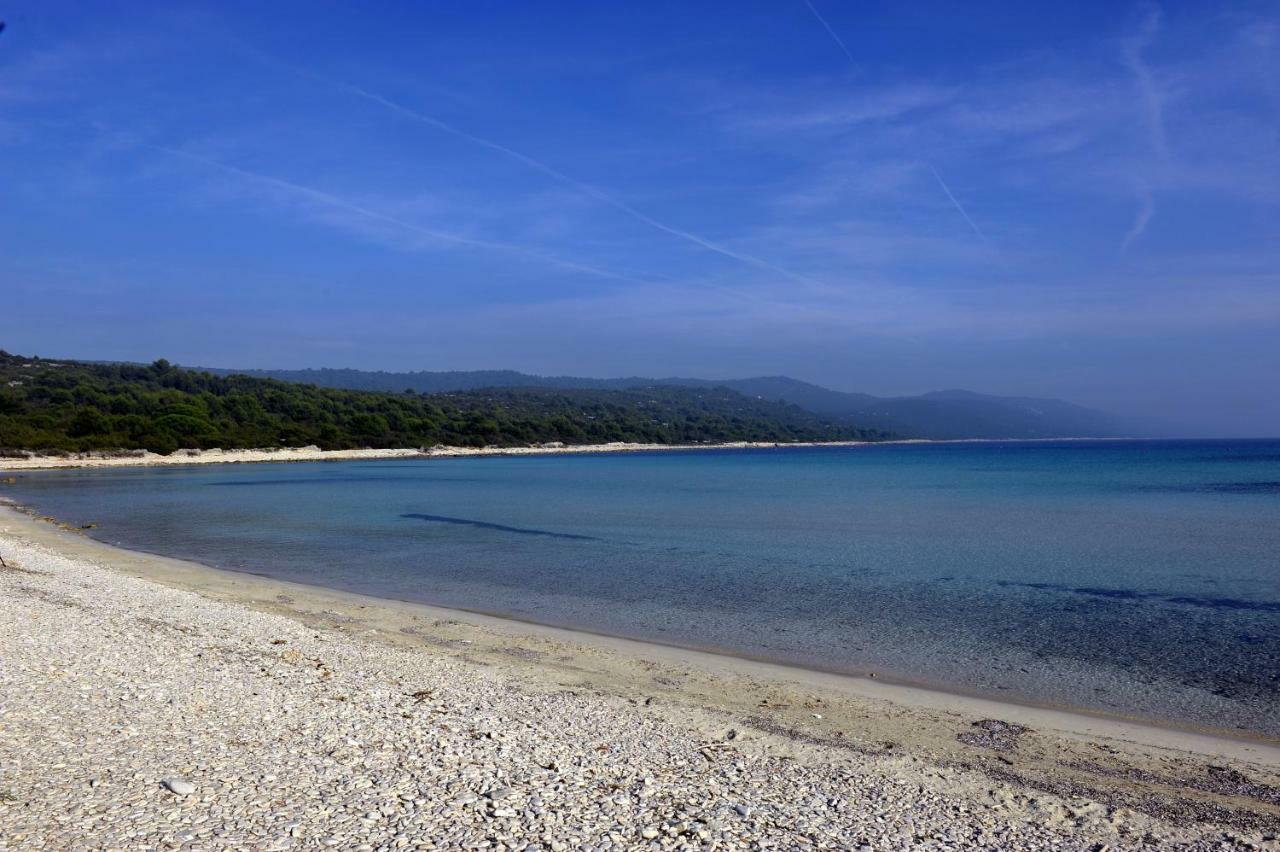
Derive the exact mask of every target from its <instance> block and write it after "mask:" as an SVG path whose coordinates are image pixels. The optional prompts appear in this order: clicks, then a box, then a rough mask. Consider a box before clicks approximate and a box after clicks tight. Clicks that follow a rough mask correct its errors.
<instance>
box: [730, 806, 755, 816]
mask: <svg viewBox="0 0 1280 852" xmlns="http://www.w3.org/2000/svg"><path fill="white" fill-rule="evenodd" d="M733 809H734V810H735V811H737V812H738V816H740V817H742V818H743V819H746V818H747V817H749V816H751V808H749V807H747V806H746V805H734V806H733Z"/></svg>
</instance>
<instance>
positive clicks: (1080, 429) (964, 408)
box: [201, 368, 1152, 439]
mask: <svg viewBox="0 0 1280 852" xmlns="http://www.w3.org/2000/svg"><path fill="white" fill-rule="evenodd" d="M201 369H208V370H209V371H210V372H213V373H217V374H222V375H229V374H231V373H242V374H245V375H250V376H258V377H262V378H274V379H280V380H283V381H290V382H304V383H307V384H313V385H318V386H320V387H327V388H346V389H353V390H376V391H383V392H391V393H396V392H401V391H404V390H413V391H415V392H418V393H446V392H453V391H464V390H476V389H479V388H498V387H505V388H557V389H565V390H570V389H591V390H625V389H628V388H637V387H654V386H660V385H665V386H678V387H697V388H714V387H722V388H729V389H731V390H735V391H738V392H739V393H742V394H745V395H747V396H750V397H755V398H758V399H761V400H773V401H779V402H785V403H789V404H791V405H796V406H799V407H800V408H802V409H804V410H805V411H808V412H811V413H813V414H816V415H818V416H819V417H822V418H826V419H830V420H835V421H838V422H841V423H846V424H852V425H857V426H860V427H866V428H871V429H879V430H883V431H886V432H892V433H894V434H897V435H903V436H909V437H915V438H933V439H957V438H1114V437H1137V436H1141V435H1147V434H1150V433H1151V432H1152V429H1151V428H1150V426H1148V425H1145V424H1137V423H1133V422H1128V421H1126V420H1124V419H1122V418H1119V417H1116V416H1113V415H1110V414H1107V413H1106V412H1102V411H1097V410H1094V409H1090V408H1084V407H1082V406H1079V405H1074V404H1072V403H1069V402H1063V401H1062V400H1057V399H1034V398H1026V397H1003V396H989V395H986V394H979V393H973V392H971V391H963V390H946V391H937V392H934V393H926V394H922V395H920V396H899V397H878V396H872V395H871V394H865V393H847V392H844V391H834V390H831V389H829V388H824V387H821V386H819V385H815V384H810V383H808V382H802V381H799V380H797V379H792V378H788V377H786V376H762V377H758V378H751V379H724V380H712V379H692V378H662V379H653V378H642V377H629V378H619V379H591V378H581V377H576V376H535V375H529V374H528V373H520V372H517V371H515V370H476V371H461V372H458V371H455V372H427V371H419V372H407V373H388V372H381V371H378V372H371V371H365V370H334V369H318V370H223V369H211V368H201Z"/></svg>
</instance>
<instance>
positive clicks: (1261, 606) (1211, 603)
mask: <svg viewBox="0 0 1280 852" xmlns="http://www.w3.org/2000/svg"><path fill="white" fill-rule="evenodd" d="M1165 600H1167V601H1168V602H1169V603H1176V604H1186V605H1187V606H1200V607H1206V608H1208V609H1242V610H1251V611H1253V612H1280V601H1246V600H1241V599H1240V598H1198V597H1190V596H1186V595H1179V596H1178V597H1169V598H1165Z"/></svg>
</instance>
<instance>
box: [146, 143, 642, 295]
mask: <svg viewBox="0 0 1280 852" xmlns="http://www.w3.org/2000/svg"><path fill="white" fill-rule="evenodd" d="M137 144H139V145H141V146H142V147H144V148H151V149H152V150H155V151H160V152H162V153H164V154H168V155H169V156H172V157H179V158H181V159H185V160H189V161H191V162H195V163H200V164H202V165H205V166H209V167H211V168H215V169H219V170H220V171H223V172H226V173H228V174H233V175H237V176H239V177H243V178H248V179H250V180H253V181H257V182H259V183H265V184H268V185H270V186H274V187H277V188H279V189H284V190H286V191H288V192H291V193H293V194H295V195H301V196H304V197H306V198H310V199H311V200H313V201H318V202H320V203H322V204H325V205H327V206H329V207H334V208H337V209H339V210H346V211H347V212H348V213H354V214H356V215H358V216H362V217H364V218H366V219H370V220H372V221H375V222H382V223H384V224H388V225H394V226H395V227H397V228H401V229H403V230H406V231H410V232H412V233H415V234H420V235H421V236H424V237H430V238H431V239H434V240H440V241H442V242H448V243H453V244H455V245H460V246H468V247H471V248H483V249H491V250H494V251H501V252H506V253H509V254H517V255H521V256H523V257H532V258H536V259H538V260H541V261H543V262H546V263H550V264H552V265H554V266H560V267H563V268H565V269H572V270H574V271H576V272H585V273H587V274H590V275H597V276H600V277H602V278H613V279H619V280H623V281H634V280H635V279H632V278H628V277H627V276H625V275H619V274H617V273H615V272H610V271H608V270H605V269H599V268H597V267H594V266H588V265H586V264H582V263H577V262H575V261H571V260H564V259H563V258H559V257H555V256H554V255H549V254H546V253H544V252H540V251H537V250H536V249H530V248H526V247H525V246H518V245H512V244H511V243H501V242H494V241H492V240H481V239H475V238H473V237H463V236H460V235H458V234H452V233H449V232H448V231H437V230H435V229H434V228H425V227H423V226H421V225H415V224H414V223H412V222H406V221H405V220H403V219H397V218H396V217H395V216H388V215H387V214H386V213H380V212H378V211H377V210H370V209H369V208H368V207H362V206H360V205H359V204H355V203H353V202H350V201H348V200H346V199H345V198H341V197H339V196H337V195H332V194H331V193H328V192H324V191H323V190H319V189H313V188H312V187H309V186H303V185H302V184H298V183H293V182H292V181H287V180H285V179H283V178H278V177H275V176H273V175H266V174H262V173H261V172H254V171H250V170H249V169H243V168H240V167H239V166H233V165H231V164H229V163H224V162H222V161H221V160H215V159H213V158H212V157H205V156H201V155H200V154H193V153H191V152H190V151H183V150H181V149H178V148H169V147H167V146H164V145H150V144H147V143H145V142H140V143H137ZM637 283H639V282H637Z"/></svg>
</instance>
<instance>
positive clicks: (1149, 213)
mask: <svg viewBox="0 0 1280 852" xmlns="http://www.w3.org/2000/svg"><path fill="white" fill-rule="evenodd" d="M1160 22H1161V13H1160V9H1159V7H1158V6H1150V7H1148V9H1147V13H1146V15H1145V16H1144V17H1143V20H1142V26H1141V27H1140V28H1139V30H1138V32H1137V34H1136V35H1134V36H1133V37H1131V38H1129V39H1127V40H1126V41H1125V44H1124V60H1125V64H1126V65H1127V66H1128V67H1129V71H1130V72H1131V73H1132V74H1133V82H1134V86H1135V87H1136V89H1137V92H1138V101H1139V107H1140V110H1141V113H1142V117H1143V123H1144V124H1145V126H1146V131H1147V137H1148V141H1149V144H1150V146H1151V153H1152V154H1153V155H1154V156H1155V158H1156V159H1157V160H1158V161H1159V162H1161V163H1165V162H1167V161H1168V159H1169V142H1168V137H1167V135H1166V134H1165V125H1164V94H1163V92H1162V91H1161V90H1160V87H1159V86H1158V85H1157V84H1156V81H1155V79H1154V77H1153V76H1152V73H1151V68H1150V67H1149V66H1148V65H1147V63H1146V60H1145V59H1144V57H1143V52H1144V51H1145V50H1146V49H1147V47H1148V46H1149V45H1150V44H1151V43H1152V42H1153V41H1155V38H1156V36H1157V35H1158V34H1159V32H1160ZM1138 202H1139V205H1138V212H1137V215H1136V216H1135V218H1134V221H1133V226H1132V227H1130V228H1129V232H1128V233H1127V234H1125V238H1124V241H1123V243H1121V249H1122V250H1127V249H1128V248H1129V246H1130V245H1132V244H1133V242H1134V241H1135V240H1137V239H1139V238H1141V237H1142V235H1143V234H1144V233H1146V230H1147V225H1148V224H1149V223H1150V222H1151V219H1152V217H1153V216H1155V212H1156V202H1155V191H1154V189H1153V188H1152V186H1151V183H1150V181H1146V180H1144V181H1142V183H1141V184H1140V186H1139V188H1138Z"/></svg>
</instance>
